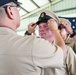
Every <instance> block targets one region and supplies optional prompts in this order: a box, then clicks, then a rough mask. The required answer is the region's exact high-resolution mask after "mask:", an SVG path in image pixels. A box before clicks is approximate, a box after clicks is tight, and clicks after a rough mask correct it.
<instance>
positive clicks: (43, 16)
mask: <svg viewBox="0 0 76 75" xmlns="http://www.w3.org/2000/svg"><path fill="white" fill-rule="evenodd" d="M50 18H51V17H50V16H49V15H46V13H45V12H42V13H41V14H40V17H39V18H38V21H37V22H36V24H40V23H41V22H47V21H48V20H49V19H50Z"/></svg>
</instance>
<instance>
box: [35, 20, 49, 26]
mask: <svg viewBox="0 0 76 75" xmlns="http://www.w3.org/2000/svg"><path fill="white" fill-rule="evenodd" d="M47 21H48V20H40V21H37V22H36V24H37V25H39V24H40V23H41V22H47Z"/></svg>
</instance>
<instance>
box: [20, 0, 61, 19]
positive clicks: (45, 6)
mask: <svg viewBox="0 0 76 75" xmlns="http://www.w3.org/2000/svg"><path fill="white" fill-rule="evenodd" d="M60 1H62V0H55V1H53V2H52V3H51V4H52V5H54V4H56V3H58V2H60ZM49 6H50V3H48V4H46V5H44V6H42V7H41V8H39V9H37V10H34V11H32V12H30V13H28V14H25V15H23V16H21V20H23V19H25V18H26V17H28V16H30V15H32V14H34V13H37V12H39V11H41V10H43V9H45V8H47V7H49Z"/></svg>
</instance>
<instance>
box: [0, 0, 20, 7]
mask: <svg viewBox="0 0 76 75" xmlns="http://www.w3.org/2000/svg"><path fill="white" fill-rule="evenodd" d="M10 2H14V3H15V4H17V5H18V6H19V5H20V4H21V3H20V2H18V1H17V0H0V6H3V5H4V4H7V3H10Z"/></svg>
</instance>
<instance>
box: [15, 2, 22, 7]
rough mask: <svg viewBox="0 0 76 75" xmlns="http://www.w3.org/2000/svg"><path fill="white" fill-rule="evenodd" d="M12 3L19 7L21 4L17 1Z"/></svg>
mask: <svg viewBox="0 0 76 75" xmlns="http://www.w3.org/2000/svg"><path fill="white" fill-rule="evenodd" d="M14 3H16V4H17V6H20V5H21V4H22V3H21V2H17V1H14Z"/></svg>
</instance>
